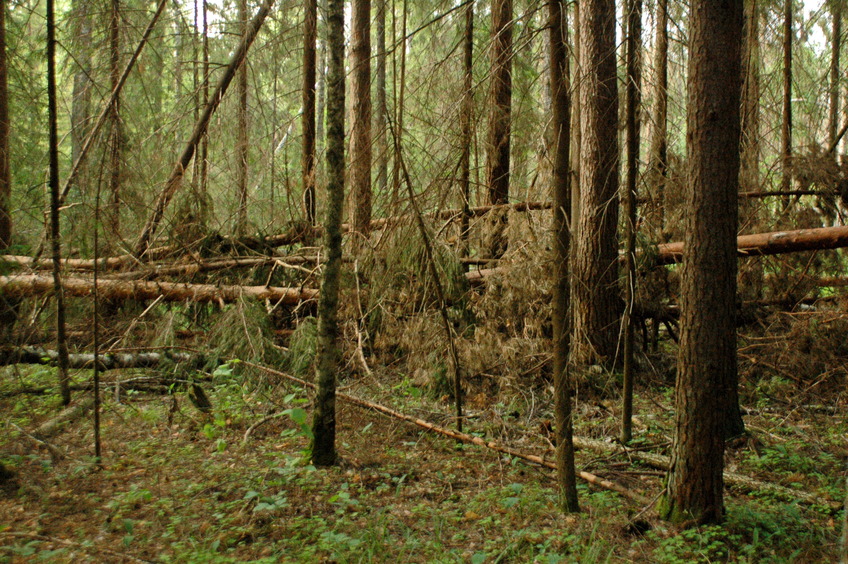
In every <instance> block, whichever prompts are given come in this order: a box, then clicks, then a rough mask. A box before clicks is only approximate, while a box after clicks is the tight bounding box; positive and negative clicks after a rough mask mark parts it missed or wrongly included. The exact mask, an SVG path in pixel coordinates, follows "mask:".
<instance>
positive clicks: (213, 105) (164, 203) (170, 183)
mask: <svg viewBox="0 0 848 564" xmlns="http://www.w3.org/2000/svg"><path fill="white" fill-rule="evenodd" d="M163 1H164V0H163ZM273 4H274V0H265V2H264V3H263V4H262V6H261V7H260V8H259V11H258V12H257V14H256V15H255V16H254V18H253V20H252V21H251V22H250V25H249V26H248V28H247V33H245V35H244V37H242V40H241V42H240V43H239V46H238V48H236V51H235V52H234V53H233V55H232V57H231V58H230V63H229V64H228V65H227V68H226V70H225V71H224V75H223V76H222V77H221V81H220V82H219V83H218V86H217V87H216V88H215V92H214V93H213V94H212V97H211V98H209V100H208V101H207V103H206V107H205V108H204V109H203V113H202V114H201V116H200V119H199V120H198V122H197V124H196V125H195V126H194V132H193V133H192V135H191V138H190V139H189V141H188V143H187V144H186V147H185V149H183V152H182V154H181V155H180V158H179V160H178V161H177V162H176V164H175V165H174V168H173V170H172V171H171V174H170V176H169V177H168V180H167V181H166V182H165V188H164V189H163V190H162V192H161V193H160V194H159V196H157V198H156V202H155V203H154V204H153V213H151V214H150V217H149V218H148V220H147V223H145V225H144V229H143V230H142V232H141V234H140V235H139V237H138V241H136V243H135V247H134V250H135V254H136V255H137V256H139V257H140V256H142V255H144V253H145V252H146V251H147V249H148V248H149V247H150V241H151V239H152V238H153V236H154V235H155V234H156V231H157V230H158V228H159V223H160V222H161V221H162V217H163V216H164V215H165V209H166V208H167V207H168V204H170V203H171V200H172V199H173V197H174V194H176V193H177V190H179V188H180V185H181V183H182V179H183V175H184V174H185V171H186V169H187V168H188V166H189V164H191V159H192V158H193V157H194V151H195V148H196V147H197V143H198V142H199V140H200V139H201V138H202V137H203V136H204V135H205V133H206V129H207V127H208V125H209V120H210V119H211V118H212V115H213V114H214V113H215V110H217V109H218V106H219V105H220V103H221V100H222V99H223V97H224V95H225V94H226V92H227V89H228V88H229V86H230V83H231V82H232V81H233V78H234V77H235V74H236V71H237V70H238V69H239V67H240V66H241V64H242V63H243V62H244V58H245V56H246V55H247V51H248V50H249V49H250V46H251V45H252V44H253V40H254V39H256V35H257V34H258V33H259V28H261V27H262V22H264V21H265V17H266V16H267V15H268V12H269V11H270V10H271V6H272V5H273Z"/></svg>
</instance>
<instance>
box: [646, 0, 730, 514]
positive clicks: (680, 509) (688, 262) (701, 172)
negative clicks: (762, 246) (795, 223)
mask: <svg viewBox="0 0 848 564" xmlns="http://www.w3.org/2000/svg"><path fill="white" fill-rule="evenodd" d="M742 4H743V0H729V1H725V2H715V1H714V0H696V1H693V2H692V3H691V4H690V28H689V29H690V42H689V44H690V47H689V49H690V56H689V99H688V108H689V110H688V120H687V121H688V130H687V139H688V141H689V143H688V161H689V179H688V182H687V186H686V209H687V210H689V212H688V214H687V217H686V235H685V245H686V247H685V248H686V255H685V259H684V270H683V277H682V282H681V296H682V308H681V327H682V328H681V336H680V351H679V355H678V364H677V385H676V389H675V435H674V443H673V446H672V463H671V469H670V470H669V474H668V489H667V492H666V497H665V500H664V503H663V505H662V507H661V510H660V514H661V515H662V516H663V517H664V518H666V519H669V520H671V521H672V522H674V523H678V524H700V523H715V522H719V521H721V519H722V511H723V480H722V471H723V466H724V440H723V437H722V435H723V431H724V427H725V421H724V420H725V418H726V417H727V414H726V411H727V410H726V408H725V405H726V402H727V401H728V398H727V397H726V396H727V395H728V394H729V393H731V392H732V391H734V392H735V389H736V383H737V373H736V324H735V314H736V305H735V304H736V214H737V209H736V205H737V186H738V183H739V137H740V118H739V114H740V91H741V84H740V82H741V72H740V60H741V57H740V49H741V40H742V13H743V6H742ZM733 395H734V399H735V393H734V394H733Z"/></svg>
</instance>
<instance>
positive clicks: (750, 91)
mask: <svg viewBox="0 0 848 564" xmlns="http://www.w3.org/2000/svg"><path fill="white" fill-rule="evenodd" d="M759 17H760V10H759V6H758V0H745V15H744V18H745V19H744V28H743V39H742V115H741V119H742V137H741V143H742V148H741V151H742V156H741V163H740V172H739V190H740V194H741V193H748V192H754V191H757V190H759V189H760V43H759V39H760V38H759V35H760V31H759V30H760V25H759ZM759 223H760V221H759V205H758V204H757V203H756V202H753V201H752V199H751V198H742V199H741V202H740V205H739V230H740V231H742V232H750V231H756V230H757V229H758V227H759ZM738 285H739V287H740V288H741V289H742V290H741V292H743V293H744V294H743V295H744V298H745V299H759V298H761V297H762V291H763V267H762V262H761V261H759V260H758V259H750V260H743V261H742V262H740V263H739V281H738Z"/></svg>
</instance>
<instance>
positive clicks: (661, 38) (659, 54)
mask: <svg viewBox="0 0 848 564" xmlns="http://www.w3.org/2000/svg"><path fill="white" fill-rule="evenodd" d="M656 21H657V23H656V30H657V35H656V39H655V41H656V42H655V44H654V73H655V74H656V77H655V78H654V81H655V94H654V99H655V100H654V116H653V135H652V138H651V155H650V166H649V170H650V173H649V174H650V184H649V185H650V186H652V187H654V189H655V190H656V197H655V203H654V207H655V209H656V210H657V225H658V226H659V234H660V236H661V237H662V235H663V233H664V232H665V187H666V181H667V178H668V0H658V2H657V19H656Z"/></svg>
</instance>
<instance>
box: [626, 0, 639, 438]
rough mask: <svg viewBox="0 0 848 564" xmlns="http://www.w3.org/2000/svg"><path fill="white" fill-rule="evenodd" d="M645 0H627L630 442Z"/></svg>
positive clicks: (629, 432) (630, 431)
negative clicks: (643, 1)
mask: <svg viewBox="0 0 848 564" xmlns="http://www.w3.org/2000/svg"><path fill="white" fill-rule="evenodd" d="M641 44H642V0H629V1H628V3H627V53H626V55H625V58H626V64H627V83H626V84H627V85H626V100H625V109H626V116H625V123H626V133H627V155H626V159H627V162H626V168H627V183H626V184H625V186H624V189H625V194H624V208H625V216H626V219H625V224H624V225H625V227H624V229H625V245H624V268H625V271H626V272H627V278H626V281H625V287H624V302H625V303H624V319H623V321H622V324H623V325H624V366H623V371H624V373H623V378H622V379H623V388H624V390H623V394H622V396H623V398H622V410H621V442H622V443H624V444H627V443H628V442H630V439H631V438H632V434H633V427H632V418H633V378H634V372H635V368H636V367H635V358H634V356H635V346H634V345H635V341H636V339H635V335H634V329H635V324H634V322H633V307H634V305H635V300H636V185H637V180H638V175H639V142H640V135H639V127H640V124H641V120H640V111H641V110H640V105H641V102H642V100H641V89H642V61H641V49H642V45H641Z"/></svg>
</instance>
